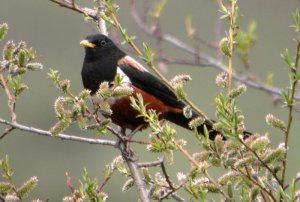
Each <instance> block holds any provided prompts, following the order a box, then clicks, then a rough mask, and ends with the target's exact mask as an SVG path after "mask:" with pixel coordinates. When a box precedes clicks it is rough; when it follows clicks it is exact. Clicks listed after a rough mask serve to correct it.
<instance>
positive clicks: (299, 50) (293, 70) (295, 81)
mask: <svg viewBox="0 0 300 202" xmlns="http://www.w3.org/2000/svg"><path fill="white" fill-rule="evenodd" d="M296 50H297V52H296V53H297V55H296V58H295V66H294V67H293V68H291V73H292V74H294V75H295V76H292V77H291V79H293V81H292V88H291V89H290V90H291V95H290V98H289V99H290V103H289V104H288V109H289V112H288V125H287V128H286V132H285V139H284V148H285V151H286V152H285V154H284V161H283V162H282V167H283V171H282V176H281V183H282V187H283V186H284V181H285V174H286V167H287V155H288V152H287V150H288V142H289V136H290V131H291V127H292V122H293V108H294V103H295V93H296V87H297V84H298V81H299V80H298V79H297V78H294V77H297V73H298V72H297V67H298V63H299V58H300V42H298V44H297V48H296Z"/></svg>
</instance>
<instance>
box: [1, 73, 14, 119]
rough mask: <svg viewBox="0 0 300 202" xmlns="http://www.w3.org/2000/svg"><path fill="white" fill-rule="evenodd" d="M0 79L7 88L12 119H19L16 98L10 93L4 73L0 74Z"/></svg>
mask: <svg viewBox="0 0 300 202" xmlns="http://www.w3.org/2000/svg"><path fill="white" fill-rule="evenodd" d="M0 81H1V84H2V86H3V88H4V90H5V93H6V96H7V99H8V106H9V109H10V113H11V121H12V122H16V120H17V114H16V101H15V99H16V98H15V96H12V94H11V93H10V91H9V89H8V86H7V83H6V81H5V79H4V77H3V75H2V74H0Z"/></svg>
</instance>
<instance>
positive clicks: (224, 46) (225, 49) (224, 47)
mask: <svg viewBox="0 0 300 202" xmlns="http://www.w3.org/2000/svg"><path fill="white" fill-rule="evenodd" d="M219 47H220V50H221V51H222V53H223V54H224V55H226V56H231V54H230V48H229V41H228V39H227V38H226V37H224V38H222V39H221V41H220V43H219Z"/></svg>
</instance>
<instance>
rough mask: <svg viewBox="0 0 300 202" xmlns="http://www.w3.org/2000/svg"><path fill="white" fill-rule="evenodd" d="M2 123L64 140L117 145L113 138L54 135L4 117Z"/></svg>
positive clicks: (0, 119)
mask: <svg viewBox="0 0 300 202" xmlns="http://www.w3.org/2000/svg"><path fill="white" fill-rule="evenodd" d="M0 123H1V124H4V125H8V126H11V127H12V128H15V129H18V130H21V131H25V132H29V133H33V134H36V135H42V136H48V137H53V138H60V139H62V140H70V141H75V142H84V143H89V144H100V145H108V146H116V145H117V142H116V141H112V140H103V139H93V138H84V137H79V136H73V135H68V134H62V133H61V134H58V135H52V134H51V132H49V131H46V130H41V129H38V128H34V127H28V126H25V125H22V124H18V123H13V122H9V121H6V120H4V119H2V118H0Z"/></svg>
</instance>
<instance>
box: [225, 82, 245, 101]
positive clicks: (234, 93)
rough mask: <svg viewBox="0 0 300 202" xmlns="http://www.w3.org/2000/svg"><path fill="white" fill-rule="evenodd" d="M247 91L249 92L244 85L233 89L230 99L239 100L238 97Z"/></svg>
mask: <svg viewBox="0 0 300 202" xmlns="http://www.w3.org/2000/svg"><path fill="white" fill-rule="evenodd" d="M246 90H247V87H246V85H244V84H242V85H239V86H238V87H237V88H235V89H233V90H232V91H231V92H230V94H229V97H230V98H232V99H234V98H237V97H239V96H241V95H242V94H243V93H244V92H246Z"/></svg>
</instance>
